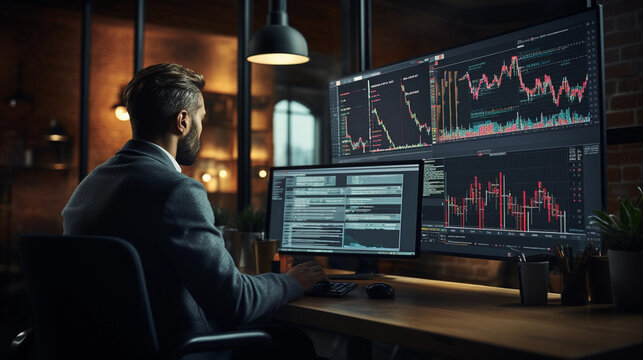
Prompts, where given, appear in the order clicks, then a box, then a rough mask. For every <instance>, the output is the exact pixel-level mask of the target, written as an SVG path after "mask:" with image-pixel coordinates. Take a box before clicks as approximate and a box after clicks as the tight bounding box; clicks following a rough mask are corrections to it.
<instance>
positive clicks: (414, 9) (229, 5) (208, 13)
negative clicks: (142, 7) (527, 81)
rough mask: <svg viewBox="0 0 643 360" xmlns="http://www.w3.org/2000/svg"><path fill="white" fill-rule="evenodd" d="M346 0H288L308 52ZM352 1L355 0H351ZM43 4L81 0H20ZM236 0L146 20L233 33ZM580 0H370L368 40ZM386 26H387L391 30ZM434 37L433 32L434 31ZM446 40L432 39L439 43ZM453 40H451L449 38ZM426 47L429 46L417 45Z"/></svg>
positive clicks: (497, 20) (122, 13)
mask: <svg viewBox="0 0 643 360" xmlns="http://www.w3.org/2000/svg"><path fill="white" fill-rule="evenodd" d="M342 1H351V0H323V1H308V0H291V1H289V2H288V13H289V18H290V24H291V25H292V26H293V27H295V28H296V29H298V30H299V31H300V32H302V34H304V36H305V37H306V39H307V41H308V43H309V47H310V50H311V52H317V53H322V54H327V55H331V56H332V55H339V53H340V52H341V36H340V32H341V3H342ZM352 1H355V0H352ZM8 2H14V3H22V4H23V5H24V4H25V3H32V4H38V5H41V6H46V7H54V8H61V9H69V10H80V9H82V7H83V3H84V1H83V0H26V1H25V0H22V1H17V0H13V1H8ZM136 3H137V1H136V0H93V1H92V8H93V9H92V10H93V13H94V14H97V15H103V16H110V17H118V18H123V19H134V16H135V13H136ZM252 3H253V8H254V9H253V15H254V17H253V18H254V24H253V25H254V26H253V27H254V29H257V28H259V27H261V26H262V25H264V24H265V21H266V14H267V11H268V0H255V1H253V2H252ZM237 5H238V2H237V1H230V0H147V1H146V21H147V22H148V23H152V24H158V25H165V26H174V27H179V28H184V29H190V30H196V31H200V32H206V33H213V34H222V35H231V36H236V34H237V19H238V16H237ZM584 6H586V2H585V0H575V1H570V0H559V1H556V0H485V1H479V0H372V10H373V15H372V20H373V42H374V43H376V42H377V41H378V38H379V37H382V36H387V34H389V35H391V36H392V37H395V38H398V39H399V38H401V37H405V38H409V36H410V37H411V39H412V36H413V35H414V34H424V35H426V33H427V31H429V30H432V31H435V29H444V32H443V34H442V35H443V38H444V42H445V43H447V44H449V43H450V40H449V31H448V29H449V27H453V26H457V27H459V28H464V29H470V30H471V34H472V37H473V38H472V39H471V40H474V39H475V38H480V37H486V36H489V35H492V34H494V33H498V32H502V31H506V30H510V29H512V28H515V27H517V26H524V25H526V24H529V23H533V22H538V21H542V20H544V19H547V18H550V17H553V16H561V15H565V14H567V13H570V12H573V11H577V10H579V9H582V8H583V7H584ZM391 32H393V33H392V34H391ZM438 38H439V37H438ZM447 44H436V45H437V46H438V47H443V46H445V45H447ZM450 45H451V46H453V44H450ZM423 50H425V51H431V50H434V49H423Z"/></svg>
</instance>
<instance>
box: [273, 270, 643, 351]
mask: <svg viewBox="0 0 643 360" xmlns="http://www.w3.org/2000/svg"><path fill="white" fill-rule="evenodd" d="M376 281H381V282H386V283H389V284H390V285H392V286H394V287H395V290H396V297H395V299H393V300H375V299H369V298H368V297H367V296H366V294H365V292H364V285H365V284H369V283H372V282H376ZM355 282H357V283H358V284H360V286H359V287H358V288H356V289H355V290H353V291H352V292H351V293H349V294H348V295H346V296H345V297H343V298H339V299H333V298H315V297H303V298H302V299H300V300H297V301H295V302H293V303H291V304H289V305H287V306H286V307H285V308H284V309H283V310H282V311H280V312H277V313H275V314H273V315H272V317H273V318H275V319H278V320H282V321H286V322H289V323H293V324H299V325H305V326H310V327H316V328H320V329H325V330H330V331H333V332H337V333H342V334H346V335H350V336H355V337H360V338H367V339H372V340H377V341H381V342H386V343H390V344H396V345H401V346H404V347H409V348H413V349H417V350H421V351H426V352H428V353H432V354H435V355H443V356H449V357H455V358H476V359H477V358H491V357H499V356H501V357H503V358H505V357H509V356H511V357H516V358H521V359H524V358H539V359H542V358H556V359H582V358H592V357H596V356H600V357H604V356H610V357H612V356H618V355H628V358H629V356H630V355H636V356H633V357H631V358H639V359H643V314H623V313H616V312H613V310H612V306H611V305H587V306H580V307H563V306H561V305H560V296H559V295H558V294H549V305H546V306H537V307H527V306H521V305H520V295H519V292H518V290H515V289H504V288H496V287H489V286H480V285H470V284H461V283H451V282H444V281H436V280H426V279H416V278H407V277H400V276H385V277H378V278H374V279H373V280H369V281H355Z"/></svg>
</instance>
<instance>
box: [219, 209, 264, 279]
mask: <svg viewBox="0 0 643 360" xmlns="http://www.w3.org/2000/svg"><path fill="white" fill-rule="evenodd" d="M265 224H266V213H265V211H263V210H255V209H254V208H253V207H252V206H248V207H246V208H245V209H243V210H242V211H241V212H240V213H239V214H237V216H235V217H234V219H233V220H232V226H233V229H231V230H230V231H226V232H225V236H224V238H226V247H228V251H229V252H230V254H231V255H232V258H233V259H234V262H235V264H236V265H237V267H239V269H240V270H241V271H244V272H250V273H251V272H254V271H255V270H254V269H255V264H254V262H255V249H254V242H255V240H261V239H263V231H264V228H265Z"/></svg>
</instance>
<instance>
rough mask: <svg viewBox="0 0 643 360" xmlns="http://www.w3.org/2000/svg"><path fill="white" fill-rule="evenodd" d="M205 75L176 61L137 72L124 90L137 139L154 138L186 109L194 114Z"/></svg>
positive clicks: (124, 99) (198, 104) (191, 114)
mask: <svg viewBox="0 0 643 360" xmlns="http://www.w3.org/2000/svg"><path fill="white" fill-rule="evenodd" d="M204 86H205V80H204V79H203V75H201V74H198V73H196V72H194V71H192V70H190V69H187V68H184V67H183V66H181V65H177V64H157V65H152V66H148V67H146V68H145V69H143V70H141V71H139V72H137V73H136V75H134V77H133V78H132V80H131V81H130V82H129V84H127V87H125V91H123V101H124V102H125V106H127V112H128V113H129V116H130V121H131V125H132V133H133V137H134V138H138V139H146V140H150V139H154V138H156V137H158V136H160V135H163V134H165V133H166V131H167V130H168V127H169V125H170V124H171V121H172V120H173V119H175V118H176V116H177V115H178V114H179V112H181V110H187V112H188V113H189V114H190V116H194V115H195V114H196V111H197V110H198V109H199V107H201V105H202V103H201V99H200V97H199V94H200V93H201V90H203V87H204Z"/></svg>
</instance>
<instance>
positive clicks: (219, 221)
mask: <svg viewBox="0 0 643 360" xmlns="http://www.w3.org/2000/svg"><path fill="white" fill-rule="evenodd" d="M213 212H214V226H216V227H217V228H218V229H219V230H221V232H224V231H226V229H227V228H228V226H230V214H229V213H228V212H227V211H225V210H223V209H222V208H220V207H218V206H214V208H213Z"/></svg>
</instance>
